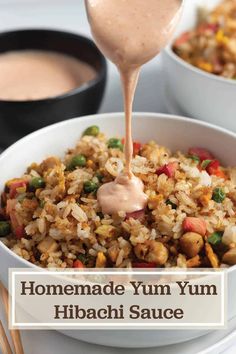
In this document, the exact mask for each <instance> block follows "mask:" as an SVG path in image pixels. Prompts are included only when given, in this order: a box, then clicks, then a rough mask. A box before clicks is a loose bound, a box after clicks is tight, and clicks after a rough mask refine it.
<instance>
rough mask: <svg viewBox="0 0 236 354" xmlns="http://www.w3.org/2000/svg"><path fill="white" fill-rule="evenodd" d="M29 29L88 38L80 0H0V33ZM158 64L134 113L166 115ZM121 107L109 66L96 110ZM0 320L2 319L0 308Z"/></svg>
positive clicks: (33, 339)
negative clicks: (61, 30)
mask: <svg viewBox="0 0 236 354" xmlns="http://www.w3.org/2000/svg"><path fill="white" fill-rule="evenodd" d="M145 1H146V0H145ZM190 1H191V0H188V2H190ZM32 27H34V28H35V27H36V28H37V27H40V28H42V27H44V28H55V29H64V30H68V31H73V32H78V33H82V34H86V35H90V34H89V27H88V24H87V20H86V16H85V11H84V6H83V0H0V31H2V30H12V29H19V28H32ZM160 62H161V58H157V59H155V60H153V61H152V62H150V63H149V64H147V65H145V67H144V68H143V71H142V74H141V77H140V81H139V85H138V89H137V94H136V98H135V103H134V110H136V111H142V112H166V108H165V102H164V97H163V93H162V91H163V73H162V71H161V63H160ZM122 106H123V104H122V96H121V91H120V82H119V76H118V73H117V71H116V69H115V68H114V66H113V65H112V64H109V80H108V86H107V91H106V95H105V98H104V101H103V104H102V107H101V110H100V111H101V112H116V111H121V110H122V109H123V108H122ZM0 275H1V273H0ZM0 318H3V313H2V311H1V308H0ZM23 341H24V343H25V345H26V348H27V350H26V354H40V353H44V354H54V353H57V354H65V353H67V354H74V353H77V354H87V353H93V354H108V353H110V354H128V353H129V354H131V353H135V354H142V353H144V352H145V353H146V354H158V353H159V354H164V352H165V351H164V349H163V350H162V349H159V350H158V349H150V350H145V351H144V350H134V351H133V350H125V349H124V350H119V349H112V348H105V347H99V346H95V345H89V344H86V343H82V342H78V341H75V340H73V339H70V338H67V337H65V336H63V335H61V334H59V333H56V332H52V331H26V332H24V333H23ZM194 345H195V347H194V348H195V350H196V351H195V353H196V354H197V353H198V345H197V344H196V343H195V344H194ZM200 349H201V348H200V345H199V350H200ZM234 353H236V346H235V347H230V348H229V349H228V350H227V351H225V352H224V354H234ZM176 354H177V352H176Z"/></svg>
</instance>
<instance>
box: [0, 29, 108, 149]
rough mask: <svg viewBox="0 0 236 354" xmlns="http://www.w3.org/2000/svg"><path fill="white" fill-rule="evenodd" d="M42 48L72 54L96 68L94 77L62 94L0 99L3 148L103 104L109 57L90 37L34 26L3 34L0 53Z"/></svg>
mask: <svg viewBox="0 0 236 354" xmlns="http://www.w3.org/2000/svg"><path fill="white" fill-rule="evenodd" d="M24 49H38V50H49V51H55V52H60V53H63V54H68V55H71V56H73V57H76V58H78V59H80V60H81V61H84V62H86V63H88V64H90V65H91V66H92V67H94V68H95V69H96V72H97V76H96V78H95V79H94V80H92V81H90V82H88V83H85V84H84V85H82V86H80V87H78V88H76V89H74V90H71V91H69V92H68V93H66V94H63V95H61V96H57V97H53V98H48V99H43V100H34V101H4V100H0V147H1V148H6V147H7V146H9V145H11V144H12V143H13V142H15V141H16V140H18V139H20V138H21V137H22V136H24V135H26V134H29V133H31V132H33V131H35V130H37V129H40V128H42V127H45V126H47V125H50V124H53V123H56V122H60V121H63V120H66V119H70V118H75V117H78V116H82V115H88V114H94V113H96V112H97V111H98V109H99V106H100V104H101V101H102V98H103V94H104V90H105V85H106V76H107V65H106V60H105V58H104V57H103V55H102V54H101V53H100V51H99V50H98V49H97V47H96V46H95V44H94V43H93V42H92V41H91V40H90V39H88V38H86V37H83V36H80V35H77V34H73V33H67V32H61V31H54V30H43V29H32V30H31V29H30V30H19V31H12V32H5V33H1V34H0V53H3V52H7V51H12V50H24Z"/></svg>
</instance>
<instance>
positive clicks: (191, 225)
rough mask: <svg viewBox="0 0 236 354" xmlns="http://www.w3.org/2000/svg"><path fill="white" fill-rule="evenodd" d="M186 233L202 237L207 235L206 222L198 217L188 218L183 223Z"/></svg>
mask: <svg viewBox="0 0 236 354" xmlns="http://www.w3.org/2000/svg"><path fill="white" fill-rule="evenodd" d="M183 229H184V232H196V233H197V234H200V235H202V236H205V235H206V231H207V229H206V222H205V220H204V219H200V218H196V217H186V218H185V219H184V221H183Z"/></svg>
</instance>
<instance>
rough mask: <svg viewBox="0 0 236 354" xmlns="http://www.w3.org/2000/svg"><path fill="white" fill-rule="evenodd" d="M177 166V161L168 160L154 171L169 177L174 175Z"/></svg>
mask: <svg viewBox="0 0 236 354" xmlns="http://www.w3.org/2000/svg"><path fill="white" fill-rule="evenodd" d="M177 168H178V162H170V163H168V164H166V165H164V166H162V167H160V168H158V170H157V171H156V173H157V175H158V176H160V175H162V174H165V175H166V176H167V177H169V178H171V177H174V174H175V171H176V170H177Z"/></svg>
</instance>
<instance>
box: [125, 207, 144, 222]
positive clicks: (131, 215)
mask: <svg viewBox="0 0 236 354" xmlns="http://www.w3.org/2000/svg"><path fill="white" fill-rule="evenodd" d="M144 215H145V210H144V209H142V210H137V211H133V212H132V213H126V219H130V218H132V219H137V220H140V219H143V218H144Z"/></svg>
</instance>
